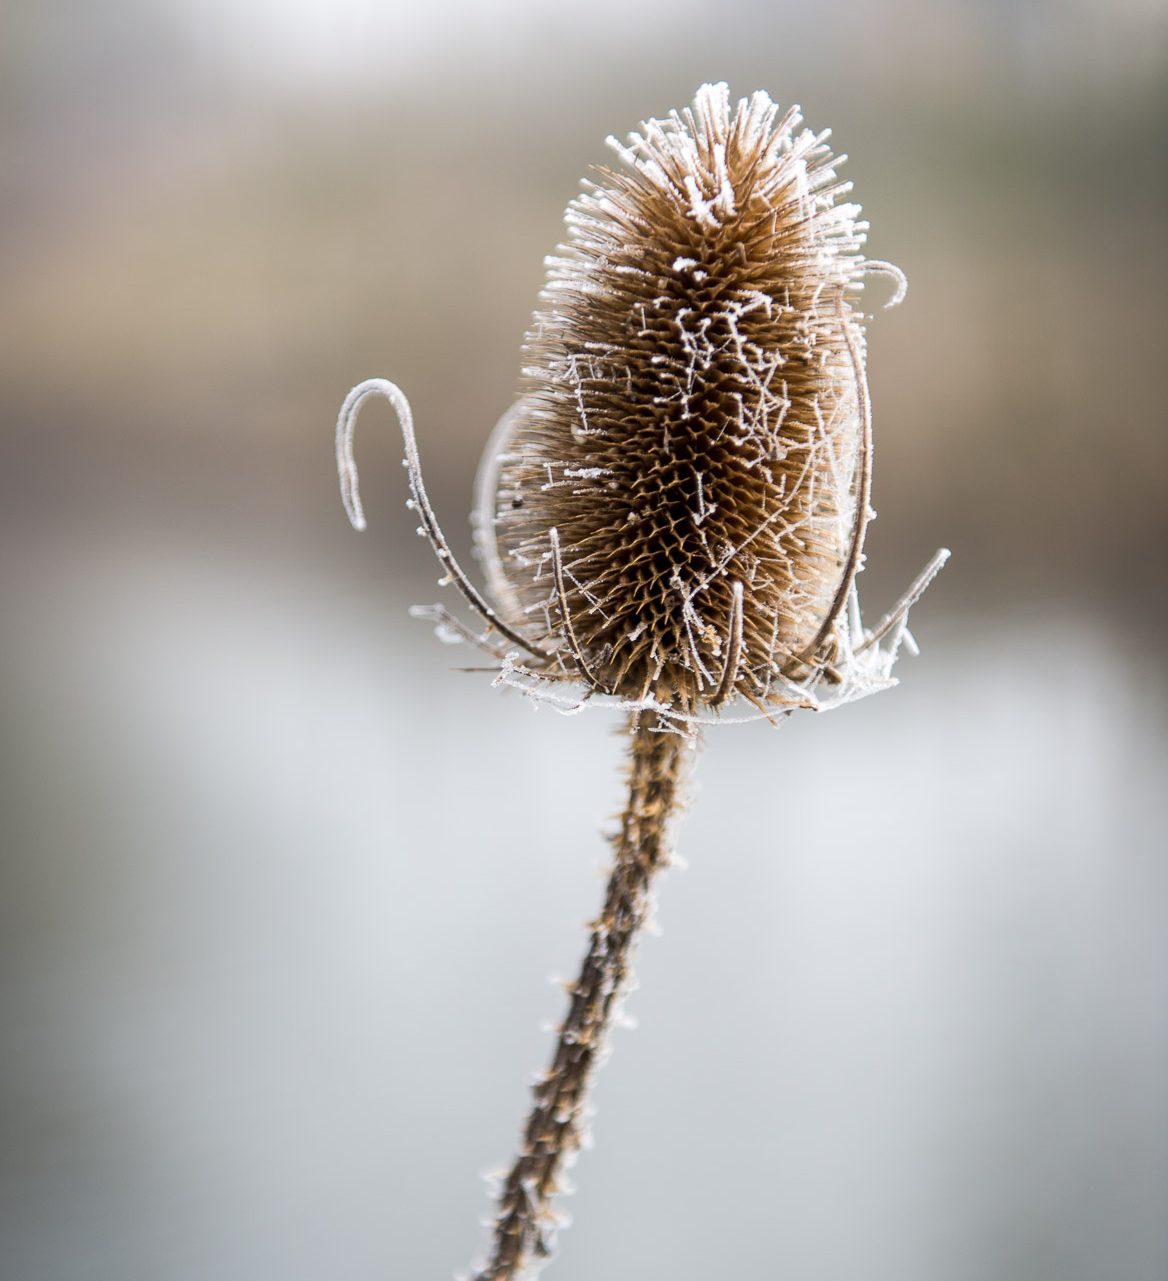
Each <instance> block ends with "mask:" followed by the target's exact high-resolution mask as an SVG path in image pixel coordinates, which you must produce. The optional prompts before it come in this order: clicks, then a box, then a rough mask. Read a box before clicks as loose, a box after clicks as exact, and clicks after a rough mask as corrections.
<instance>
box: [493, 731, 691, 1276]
mask: <svg viewBox="0 0 1168 1281" xmlns="http://www.w3.org/2000/svg"><path fill="white" fill-rule="evenodd" d="M691 752H692V742H691V740H689V739H687V738H685V737H683V736H682V735H680V734H676V733H661V732H658V731H656V730H655V729H653V728H652V727H651V726H646V725H645V724H643V723H641V722H639V721H638V719H637V718H636V717H634V718H633V719H632V721H631V722H630V725H629V756H628V764H627V777H628V783H629V795H628V803H627V804H626V806H625V809H624V812H623V813H622V815H621V820H620V830H619V831H618V832H617V834H616V835H615V836H614V838H613V848H614V851H615V855H616V858H615V860H614V862H613V866H612V872H611V874H610V876H609V881H608V889H607V891H606V893H605V897H604V906H603V908H602V909H601V912H600V915H599V916H598V917H597V919H596V920H595V921H593V922H591V930H592V936H591V939H590V941H589V945H588V952H587V954H586V955H585V957H584V963H583V965H582V966H581V968H580V976H579V978H577V980H576V982H575V983H574V984H572V985H571V986H570V987H569V988H568V992H569V995H570V997H571V1001H570V1004H569V1006H568V1013H567V1016H566V1017H565V1019H564V1021H563V1023H562V1024H561V1025H560V1028H559V1038H558V1041H557V1043H556V1050H555V1054H554V1055H553V1057H552V1061H551V1065H550V1067H549V1068H548V1069H547V1071H546V1072H544V1074H543V1075H542V1076H541V1077H540V1078H539V1080H538V1082H537V1083H536V1085H535V1087H534V1089H533V1094H534V1099H535V1103H534V1106H533V1108H532V1111H531V1114H530V1116H529V1117H528V1119H527V1123H526V1125H525V1126H524V1128H523V1134H522V1138H521V1141H520V1146H519V1155H518V1157H517V1158H516V1160H515V1164H514V1165H513V1166H512V1167H511V1170H510V1172H509V1173H508V1175H507V1177H506V1179H505V1180H504V1183H503V1186H502V1191H501V1193H500V1196H499V1206H498V1212H497V1216H496V1219H495V1226H494V1231H493V1233H492V1238H491V1247H490V1254H489V1257H488V1261H487V1263H486V1264H485V1265H484V1266H483V1267H482V1268H481V1269H480V1270H479V1271H478V1272H477V1273H476V1274H475V1278H474V1281H515V1279H516V1278H518V1277H519V1276H520V1275H521V1274H522V1272H523V1270H524V1269H525V1268H526V1267H528V1266H529V1265H531V1264H532V1263H536V1262H539V1261H542V1260H544V1259H546V1258H547V1257H548V1256H549V1255H550V1254H551V1251H552V1245H553V1240H554V1236H555V1228H556V1222H557V1221H556V1216H555V1214H554V1212H553V1211H552V1209H551V1206H550V1202H551V1199H552V1197H554V1196H555V1195H556V1193H557V1192H558V1191H560V1190H561V1189H560V1172H561V1170H562V1169H563V1167H564V1165H565V1162H566V1160H567V1159H568V1158H570V1157H571V1156H572V1155H573V1154H574V1153H575V1152H576V1151H577V1149H578V1148H579V1147H580V1143H581V1138H582V1122H583V1114H584V1107H585V1103H586V1099H587V1093H588V1086H589V1083H590V1081H591V1078H592V1074H593V1072H594V1071H595V1069H596V1067H597V1066H598V1061H597V1060H598V1058H599V1056H600V1054H601V1052H602V1050H603V1048H604V1044H605V1040H606V1038H607V1035H608V1030H609V1027H610V1026H611V1023H612V1018H613V1013H614V1011H615V1009H616V1007H617V1005H618V1004H619V1002H620V999H621V996H622V994H623V993H624V992H625V991H626V990H627V987H628V982H629V976H630V972H631V963H632V955H633V949H634V946H635V944H636V939H637V935H638V934H639V932H640V930H641V927H642V926H643V925H644V923H645V919H646V917H647V915H648V912H649V906H650V887H651V886H652V883H653V878H654V876H655V875H656V874H657V872H658V871H660V870H661V869H662V868H664V867H667V866H668V864H669V855H670V849H669V830H670V825H671V820H672V819H673V817H674V815H675V814H676V812H677V810H678V808H679V802H680V800H681V787H682V781H683V774H684V769H683V765H684V762H685V758H686V757H687V755H689V754H691Z"/></svg>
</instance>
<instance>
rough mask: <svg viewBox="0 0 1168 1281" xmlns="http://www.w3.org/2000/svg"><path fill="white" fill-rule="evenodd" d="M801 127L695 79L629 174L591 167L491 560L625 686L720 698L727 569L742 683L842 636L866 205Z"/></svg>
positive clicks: (535, 353)
mask: <svg viewBox="0 0 1168 1281" xmlns="http://www.w3.org/2000/svg"><path fill="white" fill-rule="evenodd" d="M800 120H801V117H800V115H799V112H798V109H797V108H796V109H792V110H790V111H787V112H786V113H785V114H783V115H781V116H780V114H779V109H778V107H777V106H776V105H775V104H774V103H773V102H772V101H771V100H770V98H769V97H768V96H767V95H766V94H765V93H756V94H754V95H753V96H752V97H751V98H750V99H749V100H743V101H741V102H739V103H738V104H737V107H736V109H734V110H733V111H732V110H731V105H730V100H729V95H728V92H727V89H726V86H725V85H716V86H710V85H707V86H704V87H703V89H702V90H701V91H700V92H699V94H698V95H697V98H696V100H695V102H694V105H693V107H692V108H689V109H686V110H684V111H682V112H680V113H678V112H673V113H671V115H670V116H669V118H668V119H665V120H660V121H649V122H647V123H646V124H645V125H643V126H642V128H643V130H644V132H643V133H642V134H637V133H634V134H631V135H630V136H629V142H628V145H627V146H624V145H621V144H619V143H616V142H615V140H613V139H610V140H609V142H610V145H612V146H614V147H615V148H616V150H617V152H618V154H619V156H620V158H621V160H622V161H623V162H624V163H623V167H621V168H620V169H608V168H605V169H601V170H600V171H599V174H598V178H597V180H596V181H595V182H592V183H587V184H585V191H584V193H583V194H581V195H580V196H578V197H577V198H576V199H575V200H573V201H572V203H571V205H570V206H569V207H568V210H567V213H566V222H567V226H568V234H569V240H568V243H567V245H565V246H562V247H561V248H560V249H559V250H558V252H557V254H556V255H555V256H553V257H551V258H549V259H548V278H547V284H546V286H545V288H544V290H543V292H542V294H541V295H540V304H541V305H540V310H539V311H538V312H537V314H536V316H535V319H534V322H533V325H532V328H531V330H530V332H529V334H528V336H527V339H526V344H525V349H524V355H525V366H526V367H525V369H524V371H523V381H522V385H521V393H520V401H519V403H518V405H517V407H516V409H515V411H514V412H513V414H512V416H511V420H510V426H509V428H508V430H507V431H506V432H505V433H504V439H503V440H502V441H501V442H500V444H499V452H498V454H497V456H496V458H495V459H494V462H493V471H492V479H493V487H492V490H493V492H492V493H491V494H490V495H489V496H488V499H487V501H488V503H489V505H490V507H491V508H492V510H490V511H488V512H485V513H483V514H484V515H485V516H486V517H487V519H488V520H490V521H491V523H492V526H493V534H494V540H495V542H494V546H493V547H492V549H491V552H492V554H491V556H490V557H489V558H488V559H489V561H491V562H492V563H490V564H488V569H489V570H490V569H492V568H493V569H494V570H495V574H494V578H495V582H494V584H493V585H494V588H495V595H496V596H497V598H498V599H499V600H500V602H501V604H502V605H503V609H504V614H505V616H506V617H508V618H509V621H511V622H512V623H513V625H515V626H517V627H521V628H523V629H525V632H526V634H527V635H529V636H531V637H533V638H535V639H537V640H538V641H539V642H540V643H542V644H545V645H551V646H552V647H553V648H554V649H555V651H556V653H557V655H558V656H559V661H560V663H561V664H562V666H563V667H564V668H565V669H570V668H572V667H573V666H574V667H575V668H576V669H577V670H576V674H577V675H581V676H583V678H585V679H587V680H589V681H590V682H592V683H594V684H595V685H596V687H598V688H600V689H603V690H605V691H606V692H609V693H614V694H617V695H620V696H621V697H624V698H628V699H638V698H645V697H646V696H652V697H654V698H657V699H660V700H661V701H662V702H667V703H669V704H670V705H671V706H673V707H675V708H677V709H678V710H680V711H683V712H685V711H692V710H696V709H698V708H700V707H701V706H702V705H704V704H707V703H710V702H713V701H715V698H716V695H717V691H718V686H719V679H720V676H721V674H722V672H723V667H724V660H725V653H726V649H727V646H728V644H729V640H728V638H729V636H730V632H731V627H730V620H731V616H732V607H733V606H732V602H733V596H734V584H735V583H736V582H740V583H741V584H742V589H743V605H742V648H741V659H740V663H739V665H738V668H737V679H736V681H735V689H736V692H738V693H741V694H743V695H745V696H746V697H749V698H751V699H752V701H755V702H756V703H760V704H763V705H766V704H768V703H770V702H771V701H784V702H786V701H789V697H790V695H789V686H786V685H785V684H784V680H785V679H790V678H796V679H798V678H800V677H805V676H806V674H807V673H808V671H809V670H812V669H813V665H814V664H815V663H816V662H822V661H824V656H825V655H829V654H830V650H831V643H832V636H831V632H832V623H833V617H832V615H833V612H834V610H835V607H836V605H837V604H838V603H839V595H838V593H839V588H840V582H841V575H846V574H847V572H848V560H849V554H850V552H851V551H852V548H853V543H854V540H855V538H856V535H857V531H858V530H860V531H862V524H863V522H862V521H859V522H857V519H856V518H857V497H856V490H857V483H856V482H857V475H858V467H859V463H858V460H859V456H860V448H861V444H862V436H863V430H862V424H861V412H860V410H861V405H862V403H863V402H862V400H861V397H862V395H865V394H866V393H864V392H863V390H862V388H861V386H860V385H859V384H860V381H861V380H862V379H863V376H864V375H863V370H862V362H861V360H860V359H859V354H860V353H862V350H863V329H862V323H861V322H862V317H861V316H860V314H859V312H858V310H857V308H856V302H857V294H858V292H859V290H860V288H861V275H862V270H863V256H862V252H861V251H862V246H863V242H864V239H865V234H864V233H865V231H866V224H865V223H863V222H861V221H859V213H860V209H859V206H858V205H855V204H852V203H849V202H847V201H846V200H844V199H843V197H844V196H845V194H846V193H847V191H848V190H849V189H850V184H848V183H844V182H841V181H839V179H838V178H837V176H836V169H835V166H836V164H837V163H838V162H837V161H836V160H835V158H834V157H833V156H832V153H831V151H830V149H829V148H828V146H827V144H826V141H825V140H826V138H827V134H826V133H822V134H814V133H812V132H810V131H809V130H800V129H799V124H800ZM849 334H850V336H851V338H850V343H849ZM863 514H864V515H866V512H865V513H863ZM553 530H555V531H558V539H559V545H560V547H561V548H562V557H563V574H562V576H561V577H562V581H563V584H564V588H565V590H564V602H561V598H560V595H559V594H558V593H557V591H556V583H555V575H554V573H553V562H552V555H551V546H552V537H553V536H552V533H551V531H553ZM853 559H854V557H853ZM565 602H566V606H567V609H566V611H565V609H564V608H563V603H565ZM565 614H566V615H567V616H566V617H565ZM569 627H570V632H571V641H572V644H571V647H570V648H571V651H572V653H571V654H569V653H568V649H569V645H568V640H567V637H568V632H569ZM809 647H811V648H812V649H814V650H815V651H816V652H815V653H809ZM572 655H575V656H576V657H577V658H583V659H584V660H585V663H584V664H581V663H579V662H578V661H577V662H574V661H573V657H572ZM809 664H811V665H812V667H809ZM581 668H583V671H581V670H580V669H581ZM780 691H782V692H780ZM723 692H724V691H723Z"/></svg>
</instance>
